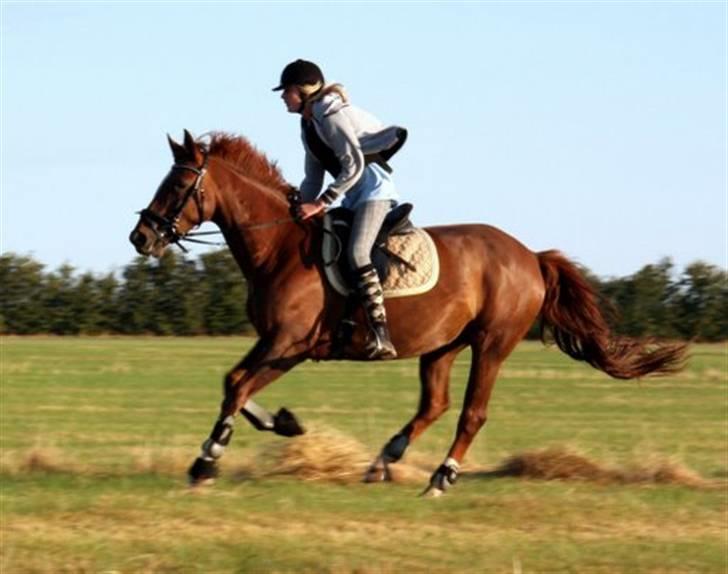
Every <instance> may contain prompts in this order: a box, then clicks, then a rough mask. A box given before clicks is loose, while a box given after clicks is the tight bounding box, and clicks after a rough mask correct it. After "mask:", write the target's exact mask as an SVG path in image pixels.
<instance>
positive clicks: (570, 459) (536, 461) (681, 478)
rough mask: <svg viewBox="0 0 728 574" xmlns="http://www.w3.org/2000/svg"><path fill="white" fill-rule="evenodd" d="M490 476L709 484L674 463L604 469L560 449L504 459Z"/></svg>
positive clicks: (662, 461) (658, 460)
mask: <svg viewBox="0 0 728 574" xmlns="http://www.w3.org/2000/svg"><path fill="white" fill-rule="evenodd" d="M488 474H490V475H492V476H515V477H521V478H529V479H538V480H580V481H590V482H599V483H619V484H636V483H654V484H677V485H681V486H689V487H693V488H705V487H709V486H711V483H710V482H709V481H707V480H705V479H704V478H702V477H701V476H700V475H699V474H697V473H696V472H694V471H693V470H690V469H689V468H687V467H686V466H684V465H683V464H680V463H678V462H675V461H672V460H669V459H664V458H658V457H654V458H653V459H652V460H648V461H647V462H645V463H642V464H630V465H629V466H626V467H608V466H604V465H601V464H599V463H597V462H594V461H592V460H589V459H588V458H587V457H586V456H584V455H582V454H579V453H577V452H574V451H572V450H569V449H565V448H563V447H551V448H547V449H543V450H535V451H527V452H523V453H521V454H517V455H514V456H511V457H509V458H507V459H506V460H504V461H503V462H502V463H501V464H500V465H499V466H498V467H497V468H496V469H495V470H494V471H492V472H490V473H488Z"/></svg>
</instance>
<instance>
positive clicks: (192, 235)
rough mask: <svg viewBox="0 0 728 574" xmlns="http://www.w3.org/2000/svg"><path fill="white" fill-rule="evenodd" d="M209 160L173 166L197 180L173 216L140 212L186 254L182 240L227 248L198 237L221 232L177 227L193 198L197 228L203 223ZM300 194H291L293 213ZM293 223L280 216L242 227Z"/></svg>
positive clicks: (162, 236) (160, 237) (163, 237)
mask: <svg viewBox="0 0 728 574" xmlns="http://www.w3.org/2000/svg"><path fill="white" fill-rule="evenodd" d="M207 157H208V156H207V154H205V159H204V160H203V161H202V166H200V167H199V168H198V167H194V166H191V165H187V164H184V163H175V164H173V165H172V168H171V169H172V170H187V171H191V172H193V173H194V174H195V175H196V176H197V177H195V181H194V183H193V184H192V185H191V186H190V187H189V188H188V189H187V190H186V191H185V193H184V195H183V196H182V200H181V201H180V202H179V203H178V204H177V205H176V206H175V208H174V209H173V210H172V212H171V214H170V215H168V216H167V217H164V216H162V215H159V214H158V213H155V212H154V211H152V210H151V209H149V208H145V209H142V210H141V211H138V212H137V213H138V214H139V215H140V217H141V219H142V220H143V221H145V222H146V223H147V224H148V225H149V227H150V228H151V229H152V231H154V234H155V235H156V236H157V239H158V240H166V241H167V242H168V243H174V244H176V245H177V246H178V247H179V248H180V249H181V250H182V251H184V252H185V253H187V252H188V249H187V248H186V247H185V246H184V245H182V243H180V242H181V241H187V242H190V243H202V244H205V245H217V246H222V245H225V243H224V242H218V241H205V240H203V239H197V237H200V236H204V235H219V234H221V233H222V232H221V231H188V232H187V233H180V232H179V230H178V229H177V225H178V224H179V220H180V217H181V215H182V212H183V211H184V209H185V207H186V206H187V203H188V202H189V201H190V199H192V198H194V200H195V205H196V206H197V213H198V215H199V222H198V223H197V225H195V226H194V227H199V226H200V225H201V224H202V223H203V221H204V217H205V211H204V205H205V188H204V186H203V185H202V183H203V179H204V177H205V174H206V173H207ZM297 193H298V192H297V191H296V192H293V193H290V194H289V195H288V199H289V202H290V203H291V206H292V209H291V213H292V214H293V213H295V211H294V210H293V207H294V205H293V202H294V201H295V199H297ZM291 221H296V218H295V217H294V216H293V215H291V216H289V217H279V218H278V219H274V220H272V221H266V222H263V223H253V224H249V225H244V226H242V227H244V228H245V229H263V228H265V227H272V226H274V225H279V224H281V223H288V222H291Z"/></svg>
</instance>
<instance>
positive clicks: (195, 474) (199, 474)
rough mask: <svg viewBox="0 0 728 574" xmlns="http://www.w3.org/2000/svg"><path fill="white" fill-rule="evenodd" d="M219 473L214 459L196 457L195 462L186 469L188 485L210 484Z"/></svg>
mask: <svg viewBox="0 0 728 574" xmlns="http://www.w3.org/2000/svg"><path fill="white" fill-rule="evenodd" d="M219 474H220V471H219V470H218V468H217V463H216V462H215V461H214V460H207V459H204V458H196V459H195V462H194V463H192V466H191V467H190V469H189V470H188V471H187V477H188V478H189V484H190V486H203V485H206V484H212V483H213V482H215V479H216V478H217V477H218V475H219Z"/></svg>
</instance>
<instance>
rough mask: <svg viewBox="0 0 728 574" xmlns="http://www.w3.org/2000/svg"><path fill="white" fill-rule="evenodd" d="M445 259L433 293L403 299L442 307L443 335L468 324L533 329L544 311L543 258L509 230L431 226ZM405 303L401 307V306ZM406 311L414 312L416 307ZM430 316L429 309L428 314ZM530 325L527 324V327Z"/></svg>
mask: <svg viewBox="0 0 728 574" xmlns="http://www.w3.org/2000/svg"><path fill="white" fill-rule="evenodd" d="M424 229H425V231H427V233H428V234H429V235H430V236H431V237H432V239H433V241H434V243H435V245H436V247H437V251H438V256H439V259H440V277H439V280H438V283H437V285H436V286H435V287H434V288H433V289H432V291H430V292H429V293H427V294H425V295H423V296H418V297H414V298H412V300H411V301H407V299H403V300H402V306H403V309H402V311H405V309H404V308H409V307H410V306H412V307H418V308H421V309H437V310H438V315H439V316H440V317H443V318H444V317H446V316H447V317H450V318H457V319H455V320H454V321H444V322H443V325H442V326H443V328H444V329H443V333H447V334H448V336H452V335H453V333H454V331H455V330H457V326H456V325H457V324H460V329H462V327H463V325H465V324H469V323H473V322H477V323H478V324H480V325H481V326H482V327H485V328H487V327H500V326H501V325H502V324H505V323H508V324H515V325H517V328H519V329H527V328H528V327H529V326H530V325H531V323H532V322H533V320H534V319H535V318H536V316H537V315H538V312H539V310H540V308H541V304H542V302H543V296H544V283H543V277H542V275H541V270H540V266H539V262H538V257H537V255H536V254H535V253H533V252H532V251H531V250H530V249H528V248H527V247H526V246H525V245H523V244H522V243H521V242H520V241H518V240H517V239H515V238H514V237H512V236H511V235H509V234H508V233H506V232H504V231H502V230H500V229H498V228H497V227H494V226H492V225H485V224H461V225H442V226H434V227H426V228H424ZM397 306H399V305H397ZM408 311H409V312H406V311H405V313H406V315H408V316H410V317H411V316H412V315H413V314H414V313H413V312H414V309H413V308H410V309H409V310H408ZM428 315H429V313H428ZM523 325H525V327H524V326H523Z"/></svg>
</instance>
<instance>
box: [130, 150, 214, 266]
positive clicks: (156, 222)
mask: <svg viewBox="0 0 728 574" xmlns="http://www.w3.org/2000/svg"><path fill="white" fill-rule="evenodd" d="M172 169H173V170H175V169H177V170H187V171H191V172H193V173H194V174H196V175H197V177H196V178H195V181H194V183H193V184H192V185H191V186H190V187H189V188H188V189H187V191H185V194H184V196H182V200H181V201H180V202H179V203H178V204H177V205H176V207H175V208H174V209H173V210H172V212H171V214H170V215H168V216H167V217H164V216H162V215H159V214H158V213H155V212H154V211H152V210H151V209H149V208H146V209H142V210H141V211H140V212H139V215H140V216H141V219H142V221H145V222H146V223H147V224H150V225H149V227H150V228H151V229H152V231H154V234H155V235H156V236H157V239H159V240H166V241H168V242H169V243H176V244H177V245H178V246H179V248H180V249H182V251H185V252H186V251H187V249H186V248H185V247H184V245H182V244H181V243H180V241H194V242H196V243H205V242H203V241H200V240H198V239H192V238H190V237H188V235H189V232H188V233H180V232H179V231H178V230H177V225H178V224H179V220H180V216H181V215H182V212H183V211H184V209H185V207H186V206H187V203H188V202H189V201H190V199H192V198H193V197H194V199H195V204H196V205H197V212H198V214H199V221H198V223H197V225H196V226H195V227H197V226H198V225H201V224H202V222H203V219H204V217H205V212H204V202H205V188H204V187H203V186H202V179H203V178H204V177H205V174H206V173H207V154H205V159H204V160H203V161H202V166H201V167H199V168H197V167H194V166H191V165H186V164H183V163H175V164H174V165H173V166H172ZM195 235H197V234H195ZM200 235H202V234H200Z"/></svg>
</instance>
